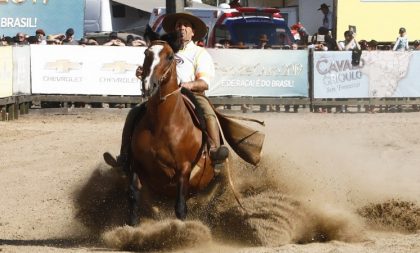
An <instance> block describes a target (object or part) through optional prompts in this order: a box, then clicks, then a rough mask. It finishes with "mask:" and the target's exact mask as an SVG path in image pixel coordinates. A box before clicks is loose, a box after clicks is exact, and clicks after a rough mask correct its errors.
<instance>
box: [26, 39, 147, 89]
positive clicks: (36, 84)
mask: <svg viewBox="0 0 420 253" xmlns="http://www.w3.org/2000/svg"><path fill="white" fill-rule="evenodd" d="M144 50H145V48H144V47H110V46H70V45H67V46H66V45H31V75H32V93H34V94H86V95H95V94H96V95H141V92H140V90H141V82H140V80H139V79H138V78H137V77H136V76H135V71H136V68H137V66H139V65H141V64H143V59H144Z"/></svg>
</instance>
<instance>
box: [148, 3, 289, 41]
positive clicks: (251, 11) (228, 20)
mask: <svg viewBox="0 0 420 253" xmlns="http://www.w3.org/2000/svg"><path fill="white" fill-rule="evenodd" d="M185 11H188V12H190V13H192V14H193V15H195V16H197V17H199V18H201V19H202V20H203V21H204V23H205V24H206V25H207V28H208V33H207V36H206V38H205V40H204V42H205V45H206V46H207V47H214V46H215V44H216V43H219V42H220V41H221V40H226V39H227V40H230V42H231V44H232V45H235V44H238V43H239V42H242V43H243V44H244V45H248V46H253V45H256V44H258V41H259V37H260V36H261V35H262V34H265V35H267V36H268V38H269V44H271V45H284V44H283V43H285V44H287V45H290V44H291V43H292V42H294V38H293V36H292V34H291V32H290V29H289V27H288V26H287V23H286V22H285V20H284V18H283V17H282V16H281V14H280V10H279V9H276V8H252V7H240V8H235V9H224V8H216V7H215V8H210V9H199V8H185ZM164 15H165V8H155V9H154V10H153V13H152V14H151V16H150V21H149V26H150V27H151V28H152V30H153V31H155V32H157V33H159V34H163V33H164V31H163V29H162V20H163V18H164ZM282 35H285V36H282ZM281 37H284V38H286V41H285V42H281V41H280V38H281Z"/></svg>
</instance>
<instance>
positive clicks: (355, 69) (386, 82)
mask: <svg viewBox="0 0 420 253" xmlns="http://www.w3.org/2000/svg"><path fill="white" fill-rule="evenodd" d="M313 66H314V68H313V71H314V74H313V76H314V98H375V97H377V98H385V97H395V98H397V97H419V96H420V81H419V78H418V70H419V69H420V52H418V51H406V52H395V51H363V53H362V57H361V63H360V66H352V64H351V52H350V51H348V52H314V64H313Z"/></svg>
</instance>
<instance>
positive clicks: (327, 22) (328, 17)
mask: <svg viewBox="0 0 420 253" xmlns="http://www.w3.org/2000/svg"><path fill="white" fill-rule="evenodd" d="M318 11H322V14H324V17H323V18H322V26H323V27H325V28H327V29H328V30H329V31H332V29H333V19H332V17H333V15H332V12H331V11H330V6H329V5H327V4H325V3H323V4H321V6H320V7H319V8H318Z"/></svg>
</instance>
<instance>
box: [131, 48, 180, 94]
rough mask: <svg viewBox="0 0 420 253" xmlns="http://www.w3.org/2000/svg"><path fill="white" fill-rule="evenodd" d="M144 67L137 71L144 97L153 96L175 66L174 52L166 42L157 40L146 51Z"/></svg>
mask: <svg viewBox="0 0 420 253" xmlns="http://www.w3.org/2000/svg"><path fill="white" fill-rule="evenodd" d="M144 56H145V57H144V62H143V66H142V67H139V68H138V69H137V76H139V77H140V79H141V82H142V93H143V96H145V97H146V96H147V97H148V96H151V95H153V94H154V93H155V92H156V91H157V90H158V89H159V86H160V85H161V84H162V83H163V82H164V81H165V80H167V79H168V78H169V74H171V73H170V72H171V68H172V67H173V66H174V64H175V61H174V52H173V50H172V49H171V47H170V46H169V45H168V43H166V42H165V41H161V40H157V41H153V42H152V44H151V45H150V46H149V47H148V48H147V49H146V50H145V51H144Z"/></svg>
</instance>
